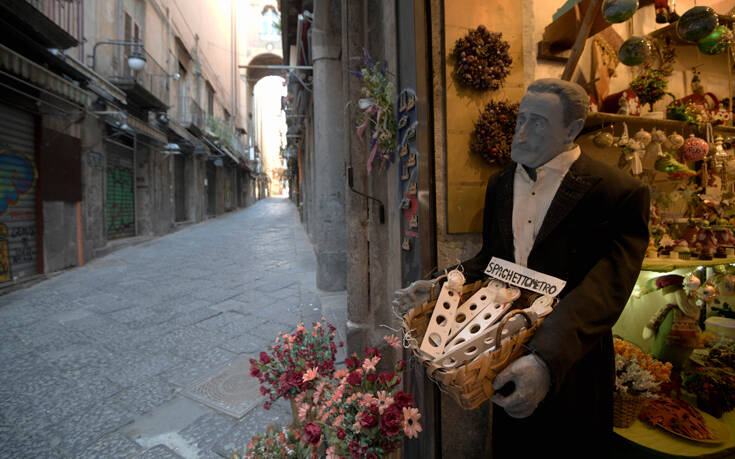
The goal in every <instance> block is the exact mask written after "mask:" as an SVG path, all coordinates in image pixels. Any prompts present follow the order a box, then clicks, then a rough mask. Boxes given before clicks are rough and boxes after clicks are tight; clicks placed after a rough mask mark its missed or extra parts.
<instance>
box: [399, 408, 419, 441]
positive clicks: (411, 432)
mask: <svg viewBox="0 0 735 459" xmlns="http://www.w3.org/2000/svg"><path fill="white" fill-rule="evenodd" d="M420 418H421V413H419V410H418V408H403V432H404V433H405V434H406V436H407V437H408V438H417V437H418V436H419V432H421V430H422V429H421V424H419V419H420Z"/></svg>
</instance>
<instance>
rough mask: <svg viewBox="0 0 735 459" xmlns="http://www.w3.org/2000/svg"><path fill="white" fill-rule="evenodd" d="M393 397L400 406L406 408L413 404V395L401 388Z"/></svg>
mask: <svg viewBox="0 0 735 459" xmlns="http://www.w3.org/2000/svg"><path fill="white" fill-rule="evenodd" d="M393 399H394V400H395V402H396V405H398V408H401V409H403V408H406V407H411V406H413V395H411V394H407V393H405V392H403V391H402V390H399V391H398V392H396V395H395V397H393Z"/></svg>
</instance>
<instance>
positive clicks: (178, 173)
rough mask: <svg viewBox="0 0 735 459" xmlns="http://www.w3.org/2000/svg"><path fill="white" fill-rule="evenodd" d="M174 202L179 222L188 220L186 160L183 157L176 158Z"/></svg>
mask: <svg viewBox="0 0 735 459" xmlns="http://www.w3.org/2000/svg"><path fill="white" fill-rule="evenodd" d="M174 180H175V184H174V200H175V206H176V209H175V218H176V221H177V222H183V221H186V220H187V219H188V215H187V209H186V158H185V157H184V156H183V155H176V156H174Z"/></svg>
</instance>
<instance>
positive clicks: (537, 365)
mask: <svg viewBox="0 0 735 459" xmlns="http://www.w3.org/2000/svg"><path fill="white" fill-rule="evenodd" d="M509 382H512V383H514V384H515V390H514V391H513V392H512V393H510V394H509V395H507V396H503V395H500V394H498V393H496V394H495V395H493V396H492V398H491V400H492V401H493V403H495V404H497V405H499V406H502V407H503V408H504V409H505V412H506V413H508V416H510V417H513V418H518V419H522V418H526V417H528V416H530V415H531V413H533V412H534V410H536V407H537V406H538V404H539V403H541V400H543V399H544V397H546V394H547V393H548V392H549V388H550V387H551V375H550V374H549V368H548V367H547V366H546V363H545V362H544V361H543V360H541V359H540V358H539V357H537V356H536V355H534V354H531V355H525V356H523V357H521V358H519V359H518V360H516V361H515V362H513V363H511V364H510V365H508V366H507V367H506V368H505V370H503V371H501V372H500V374H499V375H498V376H497V377H496V378H495V381H494V382H493V389H495V390H496V391H497V390H498V389H500V388H501V387H503V386H504V385H506V384H507V383H509Z"/></svg>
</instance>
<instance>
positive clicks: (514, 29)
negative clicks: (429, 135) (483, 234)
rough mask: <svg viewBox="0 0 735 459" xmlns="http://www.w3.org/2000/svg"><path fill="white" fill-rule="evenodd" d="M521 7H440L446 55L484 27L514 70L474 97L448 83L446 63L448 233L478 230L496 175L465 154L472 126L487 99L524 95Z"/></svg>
mask: <svg viewBox="0 0 735 459" xmlns="http://www.w3.org/2000/svg"><path fill="white" fill-rule="evenodd" d="M522 19H523V18H522V14H521V5H520V2H519V1H517V0H516V1H512V0H500V1H493V2H477V1H473V0H452V1H445V4H444V25H445V37H446V38H445V48H446V52H447V53H450V52H451V50H452V48H453V47H454V43H455V41H457V39H458V38H460V37H462V36H464V35H465V34H466V33H467V32H468V30H469V29H471V28H476V27H477V26H479V25H481V24H482V25H484V26H485V27H487V28H488V30H490V31H492V32H501V33H502V34H503V39H504V40H506V41H508V43H510V55H511V57H512V58H513V66H512V70H511V73H510V75H508V78H507V79H506V80H505V84H504V86H503V87H502V88H501V89H499V90H497V91H486V92H482V93H478V92H475V91H471V90H467V89H464V88H460V87H458V86H457V85H456V83H455V81H454V79H453V78H452V76H451V75H452V70H453V64H452V62H451V60H450V59H447V63H446V75H447V78H446V111H447V116H446V123H447V125H446V131H447V134H446V141H447V220H448V222H447V223H448V227H447V231H448V232H449V233H466V232H475V231H481V230H482V209H483V207H484V190H485V185H486V184H487V180H488V178H489V177H490V175H491V174H492V173H493V172H494V171H495V170H496V169H493V168H491V167H490V166H489V165H487V163H486V162H485V160H484V159H482V158H481V157H479V156H475V155H473V154H471V153H470V151H469V143H470V134H471V132H472V130H473V128H474V121H475V120H476V119H477V118H478V117H479V115H480V113H481V112H482V110H483V109H484V107H485V105H486V104H487V102H488V101H489V100H491V99H495V100H504V99H508V100H511V101H514V102H518V101H520V99H521V97H522V95H523V93H524V86H523V83H524V82H523V31H522V27H523V23H522Z"/></svg>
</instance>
